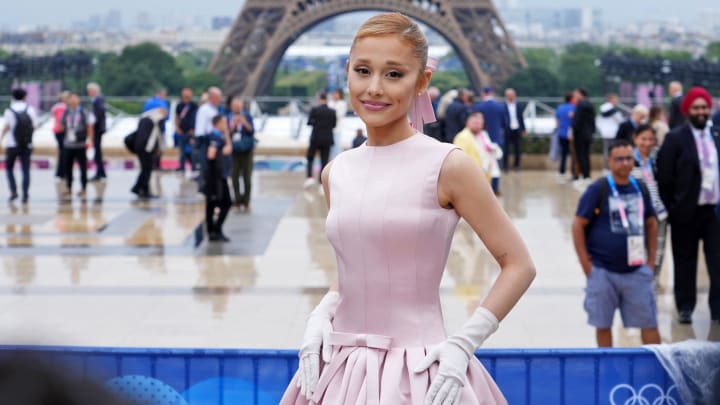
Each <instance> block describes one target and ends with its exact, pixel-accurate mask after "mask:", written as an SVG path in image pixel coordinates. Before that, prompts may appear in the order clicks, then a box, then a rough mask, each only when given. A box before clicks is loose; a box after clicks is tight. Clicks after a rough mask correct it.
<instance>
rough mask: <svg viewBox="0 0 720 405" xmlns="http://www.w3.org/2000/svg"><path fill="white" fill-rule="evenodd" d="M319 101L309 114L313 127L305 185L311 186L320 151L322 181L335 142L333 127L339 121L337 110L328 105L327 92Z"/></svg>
mask: <svg viewBox="0 0 720 405" xmlns="http://www.w3.org/2000/svg"><path fill="white" fill-rule="evenodd" d="M319 102H320V104H319V105H317V106H315V107H313V108H312V109H311V110H310V115H309V116H308V125H311V126H312V127H313V129H312V133H311V134H310V144H309V145H308V151H307V180H305V187H310V186H312V185H313V183H314V180H313V178H312V172H313V161H314V160H315V154H316V153H318V152H320V173H319V174H318V178H319V179H320V182H322V178H321V175H322V170H323V169H324V168H325V166H326V165H327V164H328V161H329V159H330V147H331V146H332V145H333V143H334V141H333V128H335V124H336V123H337V117H336V115H335V110H333V109H332V108H330V107H328V105H327V94H325V93H321V94H320V97H319Z"/></svg>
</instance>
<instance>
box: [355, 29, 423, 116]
mask: <svg viewBox="0 0 720 405" xmlns="http://www.w3.org/2000/svg"><path fill="white" fill-rule="evenodd" d="M413 51H414V50H413V48H412V47H411V46H409V45H408V44H406V43H405V42H403V41H402V40H400V38H399V37H398V36H382V37H366V38H363V39H360V40H358V41H357V42H356V43H355V46H354V47H353V49H352V52H351V54H350V60H349V61H348V64H347V71H348V87H349V90H350V104H351V105H352V107H353V110H354V111H355V113H356V114H358V116H360V118H361V119H362V120H363V121H364V122H365V124H366V125H367V126H368V127H383V126H387V125H392V124H396V123H398V122H401V121H404V122H405V123H407V113H408V111H409V110H410V105H411V103H412V100H413V97H414V96H416V95H417V94H418V93H419V92H422V91H424V90H425V88H426V87H427V84H428V83H429V81H430V75H431V73H430V72H429V71H427V72H425V73H424V74H422V77H420V76H421V70H422V71H424V66H420V61H419V60H418V59H417V58H416V57H415V55H414V54H413V53H414V52H413Z"/></svg>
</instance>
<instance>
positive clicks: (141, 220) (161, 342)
mask: <svg viewBox="0 0 720 405" xmlns="http://www.w3.org/2000/svg"><path fill="white" fill-rule="evenodd" d="M0 177H1V178H0V198H3V199H4V198H6V197H7V191H6V190H7V186H6V180H5V176H4V175H3V176H0ZM254 177H255V178H254V184H253V187H254V190H253V192H254V195H253V202H252V210H251V212H250V213H244V212H240V211H237V210H234V209H233V211H231V213H230V215H229V218H228V222H227V224H226V233H227V234H228V236H229V237H230V238H231V239H232V242H231V243H229V244H224V245H222V244H215V243H213V244H208V243H207V242H206V241H205V240H204V239H203V229H202V221H203V217H204V203H203V199H202V196H201V195H199V194H197V192H196V185H195V183H194V182H192V181H189V180H186V179H185V178H184V177H183V176H180V175H179V174H176V173H162V174H159V175H156V176H154V177H153V179H152V187H153V191H154V192H156V193H158V194H160V195H161V198H160V199H157V200H152V201H149V202H143V201H138V200H136V199H134V198H132V195H131V194H130V193H129V191H128V190H129V189H130V187H131V186H132V184H133V182H134V178H135V172H133V171H124V170H113V171H110V172H109V180H108V181H107V183H91V185H89V186H88V199H87V200H86V201H81V200H80V199H78V198H77V197H73V198H74V200H73V201H72V202H70V203H68V202H62V201H59V199H58V194H57V191H58V189H57V187H56V184H55V182H54V179H53V178H52V171H51V170H34V171H33V173H32V184H31V195H30V203H29V204H28V205H21V204H18V203H15V204H8V203H6V202H5V201H3V202H2V203H1V204H0V269H2V271H0V330H2V331H3V333H0V343H2V344H19V343H34V344H62V345H86V346H140V347H224V348H296V347H297V346H298V345H299V343H300V340H301V337H302V332H303V328H304V322H305V317H306V315H307V314H308V313H309V311H310V310H311V309H312V307H313V306H314V305H316V304H317V302H318V301H319V300H320V298H321V297H322V295H323V294H324V292H325V290H326V289H327V287H328V286H329V285H330V284H331V283H332V282H333V281H334V279H335V258H334V253H333V251H332V248H331V247H330V245H329V243H328V242H327V240H326V238H325V234H324V218H325V215H326V213H327V210H326V208H325V203H324V200H323V197H322V196H321V195H320V194H319V192H318V190H317V188H312V189H311V190H303V188H302V183H303V181H304V176H303V175H302V173H298V172H280V171H256V173H255V176H254ZM555 180H556V177H555V173H553V172H549V171H547V172H545V171H536V172H520V173H510V174H509V175H507V176H506V177H504V178H503V180H502V185H501V187H502V192H503V196H502V197H501V201H502V204H503V205H504V207H505V209H506V210H507V212H508V214H509V215H510V216H511V218H512V219H513V221H514V223H515V224H516V226H517V227H518V228H519V230H520V232H521V234H522V235H523V237H524V238H525V240H526V242H527V244H528V246H529V248H530V251H531V254H532V256H533V259H534V260H535V263H536V266H537V268H538V276H537V279H536V281H535V283H534V284H533V286H532V287H531V289H530V290H529V291H528V293H527V294H526V296H525V297H524V298H523V299H522V300H521V302H520V303H519V304H518V306H517V307H516V308H515V309H514V310H513V312H512V313H511V314H510V315H509V316H508V317H507V318H506V320H505V321H504V322H503V323H502V325H501V327H500V329H499V330H498V332H497V333H496V334H495V335H493V336H492V337H491V338H490V339H489V340H488V341H487V342H486V345H485V346H487V347H541V348H542V347H593V346H594V345H595V340H594V330H593V329H592V328H591V327H590V326H587V325H586V323H585V321H586V315H585V313H584V311H583V308H582V303H583V288H584V276H583V274H582V271H581V270H580V268H579V265H578V264H577V260H576V257H575V253H574V249H573V246H572V240H571V234H570V224H571V222H572V218H573V215H574V211H575V206H576V203H577V199H578V197H579V193H578V192H577V191H576V190H574V189H573V187H572V186H571V185H569V184H563V185H560V184H556V181H555ZM497 273H498V267H497V264H495V263H494V261H493V260H492V258H491V256H490V254H489V253H488V252H487V250H486V249H485V248H484V246H483V244H482V242H480V240H479V239H478V238H477V236H475V235H474V233H473V232H472V230H471V229H470V227H469V226H467V224H465V223H463V222H461V223H460V225H459V226H458V229H457V232H456V235H455V239H454V242H453V245H452V251H451V254H450V258H449V260H448V265H447V272H446V274H445V276H444V278H443V281H442V284H441V297H442V301H443V305H444V313H445V320H446V324H447V327H448V330H449V331H450V332H452V331H453V330H455V329H456V328H458V327H459V326H460V325H462V323H463V322H464V321H465V319H466V318H467V316H468V315H469V314H470V313H471V312H472V309H473V308H474V306H475V305H476V304H477V302H478V299H479V298H478V297H481V296H482V295H484V294H485V293H486V292H487V290H488V288H489V287H490V283H491V282H492V281H493V280H494V278H495V277H496V276H497ZM699 273H700V280H699V286H700V289H699V297H698V308H697V310H696V311H695V315H694V322H693V324H692V325H691V326H686V325H679V324H677V322H676V321H675V312H674V304H673V297H672V285H671V280H672V259H671V253H670V250H669V247H668V255H667V259H666V261H665V266H664V268H663V269H662V273H661V283H660V288H659V295H658V311H659V320H660V333H661V336H662V338H663V341H666V342H670V341H678V340H684V339H687V338H697V339H703V340H705V339H712V340H720V327H718V326H717V325H713V326H712V327H711V325H710V321H709V313H708V309H707V285H708V284H707V274H706V270H705V268H704V264H702V265H701V269H700V271H699ZM614 332H615V337H616V345H619V346H637V345H639V344H640V332H639V330H636V329H630V330H624V329H622V327H621V324H620V319H619V316H617V317H616V325H615V328H614Z"/></svg>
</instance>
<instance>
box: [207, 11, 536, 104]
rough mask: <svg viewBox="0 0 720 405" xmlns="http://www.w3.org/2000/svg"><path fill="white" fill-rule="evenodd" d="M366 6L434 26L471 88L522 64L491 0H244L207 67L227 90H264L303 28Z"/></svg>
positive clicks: (502, 76) (245, 92)
mask: <svg viewBox="0 0 720 405" xmlns="http://www.w3.org/2000/svg"><path fill="white" fill-rule="evenodd" d="M367 10H377V11H381V10H382V11H398V12H401V13H403V14H405V15H407V16H409V17H411V18H413V19H415V20H416V21H420V22H423V23H424V24H426V25H428V26H429V27H431V28H433V29H434V30H436V31H437V32H438V33H440V35H442V36H443V37H444V38H445V39H446V40H447V41H448V42H449V43H450V44H451V45H452V47H453V48H454V49H455V51H456V53H457V55H458V57H459V58H460V60H461V61H462V63H463V65H464V66H465V70H466V72H467V75H468V77H469V79H470V82H471V84H472V86H473V87H474V88H475V89H480V88H481V87H483V86H488V85H499V84H501V83H503V82H504V81H505V80H506V79H507V78H508V77H509V76H510V75H511V74H512V73H513V72H514V71H515V70H516V69H517V68H518V67H525V66H526V63H525V60H524V59H523V57H522V55H521V54H520V52H519V51H518V49H517V48H516V47H515V44H514V43H513V41H512V39H511V38H510V35H509V34H508V32H507V29H505V25H504V24H503V22H502V20H501V19H500V16H499V14H498V12H497V9H496V8H495V6H494V5H493V3H492V1H491V0H299V1H298V0H294V1H289V0H246V1H245V4H244V6H243V9H242V11H241V12H240V15H239V16H238V17H237V19H235V22H234V24H233V27H232V29H231V30H230V33H229V34H228V36H227V38H226V39H225V41H224V43H223V45H222V47H221V48H220V51H219V52H218V53H217V54H216V55H215V58H214V59H213V62H212V64H211V70H213V71H214V72H216V73H218V74H219V75H220V77H221V78H222V79H223V81H224V83H225V89H226V91H227V92H228V93H229V94H240V95H243V96H246V97H253V96H257V95H266V94H268V92H269V91H270V88H271V86H272V80H273V77H274V75H275V71H276V70H277V67H278V65H279V64H280V60H281V59H282V56H283V54H284V53H285V51H286V50H287V48H288V47H289V46H290V45H291V44H292V43H293V42H294V41H295V40H296V39H297V38H298V37H299V36H300V35H301V34H302V33H303V32H305V31H307V30H309V29H310V28H311V27H313V26H314V25H316V24H318V23H320V22H322V21H324V20H327V19H329V18H332V17H334V16H337V15H339V14H344V13H349V12H353V11H367Z"/></svg>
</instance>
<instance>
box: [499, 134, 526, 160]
mask: <svg viewBox="0 0 720 405" xmlns="http://www.w3.org/2000/svg"><path fill="white" fill-rule="evenodd" d="M505 135H506V136H505V150H504V151H503V169H504V170H508V169H509V168H510V166H508V164H509V162H510V147H512V148H513V149H514V151H515V162H514V165H513V168H515V169H519V168H520V155H521V152H520V144H521V142H522V131H521V130H519V129H511V130H510V131H508V132H507V133H506V134H505Z"/></svg>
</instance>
